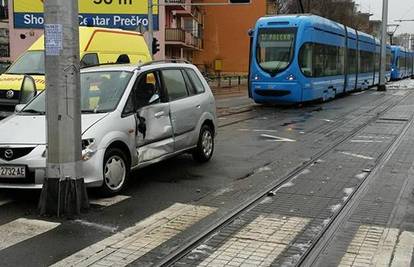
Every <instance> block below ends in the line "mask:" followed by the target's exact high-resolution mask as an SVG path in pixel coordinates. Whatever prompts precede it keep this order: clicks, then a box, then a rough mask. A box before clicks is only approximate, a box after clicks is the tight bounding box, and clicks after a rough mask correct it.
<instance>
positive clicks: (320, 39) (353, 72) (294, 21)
mask: <svg viewBox="0 0 414 267" xmlns="http://www.w3.org/2000/svg"><path fill="white" fill-rule="evenodd" d="M250 36H251V49H250V50H251V51H250V65H249V96H250V97H251V98H253V100H254V101H255V102H257V103H300V102H306V101H311V100H319V99H320V100H328V99H331V98H334V97H335V96H336V95H338V94H342V93H345V92H350V91H353V90H357V89H367V88H369V87H371V86H373V85H375V84H378V83H379V66H380V42H379V40H377V39H375V38H373V37H372V36H370V35H368V34H365V33H363V32H359V31H356V30H354V29H352V28H349V27H346V26H344V25H342V24H339V23H337V22H334V21H331V20H328V19H325V18H322V17H319V16H315V15H286V16H276V17H263V18H260V19H259V20H258V21H257V23H256V26H255V28H254V30H252V31H251V33H250ZM386 78H387V80H390V78H391V47H387V71H386Z"/></svg>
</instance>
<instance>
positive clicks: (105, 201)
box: [89, 195, 131, 207]
mask: <svg viewBox="0 0 414 267" xmlns="http://www.w3.org/2000/svg"><path fill="white" fill-rule="evenodd" d="M129 198H131V197H130V196H123V195H118V196H114V197H109V198H98V199H92V200H90V201H89V203H90V204H94V205H100V206H104V207H109V206H112V205H115V204H117V203H119V202H121V201H124V200H126V199H129Z"/></svg>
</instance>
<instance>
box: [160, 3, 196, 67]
mask: <svg viewBox="0 0 414 267" xmlns="http://www.w3.org/2000/svg"><path fill="white" fill-rule="evenodd" d="M165 3H168V4H175V5H168V6H165V21H164V31H165V37H164V40H165V42H164V46H165V53H164V55H157V56H161V57H163V56H164V57H165V58H181V59H186V60H189V61H193V58H194V54H195V52H200V51H202V49H203V29H204V24H203V22H204V15H203V13H202V11H201V8H200V7H197V6H190V5H185V4H190V3H192V1H190V0H165Z"/></svg>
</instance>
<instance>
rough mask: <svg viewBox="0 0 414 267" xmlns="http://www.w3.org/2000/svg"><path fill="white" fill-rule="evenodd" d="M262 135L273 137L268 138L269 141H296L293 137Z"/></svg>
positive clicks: (262, 135) (263, 135)
mask: <svg viewBox="0 0 414 267" xmlns="http://www.w3.org/2000/svg"><path fill="white" fill-rule="evenodd" d="M260 136H261V137H264V138H269V139H272V140H268V141H271V142H296V140H293V139H289V138H285V137H279V136H274V135H270V134H261V135H260Z"/></svg>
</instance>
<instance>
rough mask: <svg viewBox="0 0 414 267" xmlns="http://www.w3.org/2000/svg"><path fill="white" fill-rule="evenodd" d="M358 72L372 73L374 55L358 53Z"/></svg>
mask: <svg viewBox="0 0 414 267" xmlns="http://www.w3.org/2000/svg"><path fill="white" fill-rule="evenodd" d="M359 56H360V63H361V65H360V72H361V73H368V72H373V71H374V53H372V52H367V51H360V52H359Z"/></svg>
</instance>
